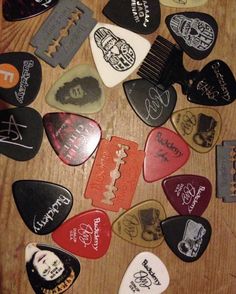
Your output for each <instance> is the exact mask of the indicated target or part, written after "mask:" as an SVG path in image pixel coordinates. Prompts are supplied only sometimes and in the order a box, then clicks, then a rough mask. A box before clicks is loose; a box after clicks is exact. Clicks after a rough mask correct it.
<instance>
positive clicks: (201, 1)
mask: <svg viewBox="0 0 236 294" xmlns="http://www.w3.org/2000/svg"><path fill="white" fill-rule="evenodd" d="M160 3H161V4H162V5H165V6H169V7H176V8H191V7H197V6H202V5H205V4H206V3H207V0H160Z"/></svg>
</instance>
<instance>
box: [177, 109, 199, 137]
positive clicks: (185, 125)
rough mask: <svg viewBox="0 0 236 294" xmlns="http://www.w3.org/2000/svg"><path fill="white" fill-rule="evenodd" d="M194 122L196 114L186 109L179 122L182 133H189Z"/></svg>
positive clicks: (195, 121)
mask: <svg viewBox="0 0 236 294" xmlns="http://www.w3.org/2000/svg"><path fill="white" fill-rule="evenodd" d="M196 124H197V119H196V116H195V115H194V114H193V113H192V112H190V111H186V113H185V114H184V115H183V119H182V122H181V129H182V131H183V135H190V134H191V133H192V131H193V127H194V126H195V125H196Z"/></svg>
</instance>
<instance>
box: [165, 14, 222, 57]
mask: <svg viewBox="0 0 236 294" xmlns="http://www.w3.org/2000/svg"><path fill="white" fill-rule="evenodd" d="M166 24H167V27H168V29H169V31H170V33H171V35H172V36H173V38H174V39H175V41H176V42H177V43H178V44H179V46H180V47H181V48H182V49H183V50H184V51H185V53H187V54H188V55H189V56H190V57H191V58H193V59H203V58H206V57H207V56H208V55H209V54H210V53H211V51H212V49H213V48H214V46H215V43H216V39H217V35H218V25H217V22H216V21H215V19H214V18H213V17H212V16H211V15H209V14H206V13H202V12H180V13H175V14H171V15H169V16H167V18H166Z"/></svg>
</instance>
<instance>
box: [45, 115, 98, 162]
mask: <svg viewBox="0 0 236 294" xmlns="http://www.w3.org/2000/svg"><path fill="white" fill-rule="evenodd" d="M43 124H44V128H45V130H46V134H47V137H48V140H49V142H50V144H51V145H52V148H53V149H54V151H55V152H56V154H57V155H58V157H59V158H60V159H61V160H62V161H63V162H64V163H65V164H68V165H80V164H83V163H84V162H85V161H86V160H88V159H89V157H90V156H91V155H92V154H93V152H94V151H95V149H96V148H97V145H98V143H99V141H100V139H101V129H100V127H99V125H98V124H97V123H96V122H95V121H94V120H92V119H90V118H87V117H84V116H80V115H76V114H71V113H65V112H58V113H56V112H55V113H48V114H46V115H44V117H43Z"/></svg>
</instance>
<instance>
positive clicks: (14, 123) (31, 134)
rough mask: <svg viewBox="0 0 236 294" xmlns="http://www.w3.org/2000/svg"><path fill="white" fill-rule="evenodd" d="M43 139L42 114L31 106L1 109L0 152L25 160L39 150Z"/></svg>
mask: <svg viewBox="0 0 236 294" xmlns="http://www.w3.org/2000/svg"><path fill="white" fill-rule="evenodd" d="M42 139H43V123H42V118H41V116H40V114H39V113H38V112H37V111H36V110H34V109H33V108H29V107H21V108H14V109H6V110H1V111H0V154H4V155H6V156H8V157H10V158H12V159H15V160H19V161H25V160H29V159H31V158H33V157H34V156H35V155H36V154H37V153H38V151H39V148H40V146H41V142H42Z"/></svg>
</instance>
